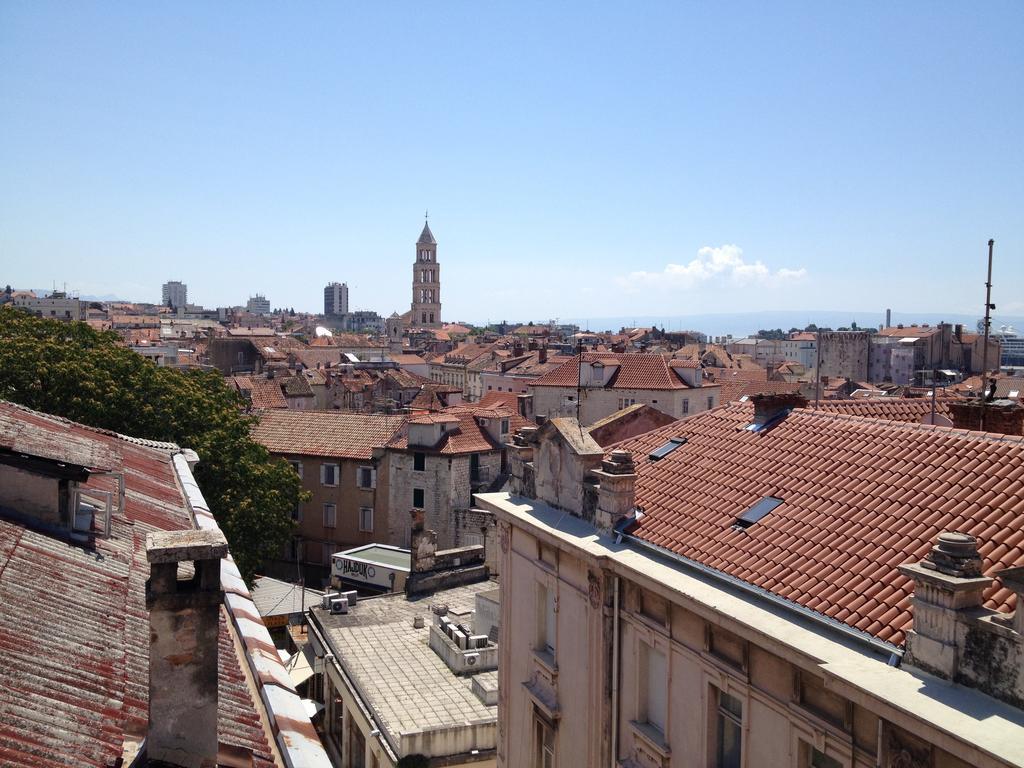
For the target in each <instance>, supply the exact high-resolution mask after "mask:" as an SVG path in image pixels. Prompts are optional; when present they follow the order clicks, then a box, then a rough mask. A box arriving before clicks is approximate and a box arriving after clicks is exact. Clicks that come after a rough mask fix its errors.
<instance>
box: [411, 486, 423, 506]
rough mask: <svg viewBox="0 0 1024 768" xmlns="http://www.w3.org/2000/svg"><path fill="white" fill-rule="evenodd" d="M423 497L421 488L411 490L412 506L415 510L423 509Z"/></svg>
mask: <svg viewBox="0 0 1024 768" xmlns="http://www.w3.org/2000/svg"><path fill="white" fill-rule="evenodd" d="M423 495H424V494H423V489H422V488H413V489H412V505H413V507H415V508H416V509H423Z"/></svg>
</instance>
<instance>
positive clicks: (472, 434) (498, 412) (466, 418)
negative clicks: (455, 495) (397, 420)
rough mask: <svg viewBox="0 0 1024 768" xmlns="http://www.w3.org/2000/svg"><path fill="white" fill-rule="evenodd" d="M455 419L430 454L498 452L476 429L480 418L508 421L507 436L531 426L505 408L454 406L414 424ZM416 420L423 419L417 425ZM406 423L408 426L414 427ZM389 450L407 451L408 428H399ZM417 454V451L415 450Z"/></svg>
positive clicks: (498, 447)
mask: <svg viewBox="0 0 1024 768" xmlns="http://www.w3.org/2000/svg"><path fill="white" fill-rule="evenodd" d="M453 417H454V418H456V419H458V422H459V425H458V427H456V428H455V429H449V430H448V432H446V433H445V435H444V436H443V437H442V438H441V441H440V442H439V443H438V444H437V445H436V446H434V447H433V448H432V449H431V450H432V452H434V453H441V454H444V455H452V454H463V453H487V452H490V451H499V450H501V448H502V446H501V444H500V443H499V442H497V441H496V440H494V439H493V438H491V436H490V435H489V434H488V432H487V429H486V428H485V427H482V426H480V423H479V421H478V419H480V418H491V419H495V418H499V419H500V418H507V419H508V420H509V435H511V434H512V433H514V432H515V431H516V430H517V429H521V428H522V427H525V426H533V425H532V424H531V423H530V422H529V421H527V420H526V419H524V418H523V417H522V416H520V415H519V414H518V413H515V412H513V411H511V410H509V409H506V408H480V407H479V406H478V405H456V406H452V407H451V408H446V409H445V410H444V411H443V412H442V413H436V414H430V415H428V416H421V417H417V422H418V423H439V422H440V420H441V419H444V422H441V423H451V422H450V420H451V419H452V418H453ZM419 419H425V420H426V421H424V422H419ZM417 422H413V421H412V420H410V423H417ZM388 447H389V448H395V449H397V450H408V449H409V435H408V428H407V427H403V428H402V430H401V432H399V433H398V434H397V435H396V436H395V437H394V439H392V440H391V441H390V442H389V443H388ZM417 450H419V449H417Z"/></svg>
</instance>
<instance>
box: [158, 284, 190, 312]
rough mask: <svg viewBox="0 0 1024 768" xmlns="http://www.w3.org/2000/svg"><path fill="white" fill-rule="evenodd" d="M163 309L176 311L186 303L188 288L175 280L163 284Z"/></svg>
mask: <svg viewBox="0 0 1024 768" xmlns="http://www.w3.org/2000/svg"><path fill="white" fill-rule="evenodd" d="M161 303H162V304H163V305H164V306H165V307H171V308H173V309H178V308H179V307H184V306H185V304H187V303H188V286H187V285H185V284H184V283H182V282H179V281H177V280H170V281H168V282H166V283H164V290H163V301H162V302H161Z"/></svg>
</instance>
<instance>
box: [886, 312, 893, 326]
mask: <svg viewBox="0 0 1024 768" xmlns="http://www.w3.org/2000/svg"><path fill="white" fill-rule="evenodd" d="M885 327H886V328H892V310H891V309H887V310H885Z"/></svg>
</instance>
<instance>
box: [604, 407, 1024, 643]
mask: <svg viewBox="0 0 1024 768" xmlns="http://www.w3.org/2000/svg"><path fill="white" fill-rule="evenodd" d="M858 407H859V404H858ZM751 413H752V407H751V406H750V405H749V404H746V403H739V404H733V405H728V406H724V407H721V408H716V409H714V410H711V411H706V412H703V413H700V414H697V415H695V416H693V417H691V418H689V419H685V420H683V421H680V422H676V423H675V424H672V425H670V426H668V427H665V428H663V429H659V430H655V431H653V432H650V433H647V434H645V435H642V436H639V437H637V438H635V439H632V440H627V441H625V442H623V443H621V444H619V446H617V447H624V448H627V449H629V450H631V451H633V454H634V457H635V458H636V459H637V473H638V478H637V498H636V501H637V504H638V505H639V506H641V507H643V508H644V510H645V513H646V514H645V515H644V516H643V518H642V519H641V520H640V522H639V523H638V524H637V527H636V531H635V533H636V535H638V536H639V537H641V538H643V539H646V540H647V541H650V542H652V543H654V544H657V545H659V546H662V547H665V548H667V549H669V550H671V551H673V552H676V553H678V554H680V555H684V556H686V557H689V558H692V559H694V560H697V561H699V562H701V563H703V564H705V565H708V566H710V567H712V568H716V569H719V570H721V571H724V572H726V573H729V574H731V575H733V576H736V577H738V578H741V579H744V580H745V581H748V582H750V583H752V584H756V585H758V586H760V587H763V588H764V589H767V590H769V591H771V592H773V593H775V594H777V595H779V596H781V597H783V598H786V599H788V600H792V601H794V602H796V603H799V604H800V605H803V606H805V607H807V608H810V609H813V610H816V611H819V612H822V613H824V614H825V615H827V616H830V617H832V618H834V619H836V620H838V621H841V622H844V623H846V624H849V625H850V626H853V627H856V628H857V629H860V630H863V631H865V632H867V633H869V634H872V635H874V636H876V637H878V638H880V639H882V640H886V641H889V642H892V643H895V644H901V643H902V642H903V638H904V632H905V631H906V630H907V629H908V628H909V627H910V625H911V618H912V617H911V612H910V596H911V590H912V584H911V582H910V581H909V580H908V579H906V578H905V577H903V576H902V575H900V573H899V572H898V570H897V567H898V566H899V565H901V564H903V563H908V562H915V561H919V560H921V559H922V558H923V557H924V555H925V554H926V553H927V552H928V550H929V548H930V547H931V545H932V544H933V543H934V541H935V537H936V535H938V533H939V532H941V531H946V530H949V531H952V530H958V531H963V532H966V533H969V534H972V535H974V536H977V537H978V539H979V548H980V553H981V555H982V557H983V559H984V561H985V573H987V574H992V573H994V572H995V571H998V570H1000V569H1003V568H1008V567H1011V566H1016V565H1022V564H1024V438H1021V437H1008V436H1005V435H998V436H990V435H985V434H983V433H977V432H967V431H963V430H954V429H950V428H944V427H931V426H927V425H921V424H908V423H903V422H895V421H884V420H880V419H868V418H862V417H858V416H850V415H846V414H838V413H826V412H823V411H817V412H814V411H810V410H806V409H797V410H794V411H793V412H792V413H791V414H790V415H789V416H788V417H786V418H785V419H784V420H783V421H782V422H780V423H778V424H777V425H776V426H774V427H772V428H771V429H769V430H766V431H762V432H750V431H747V430H745V429H743V427H745V426H746V425H747V424H749V423H750V421H751ZM676 436H684V437H687V438H688V442H686V443H685V444H683V445H682V446H681V447H680V448H678V449H677V450H675V451H673V452H671V453H670V454H668V455H667V456H666V457H665V458H663V459H662V460H661V461H658V462H651V461H648V460H647V459H646V458H645V457H646V456H647V455H648V454H649V453H650V452H651V451H652V450H654V449H655V448H657V447H659V446H661V445H663V444H664V443H665V442H666V441H667V440H668V438H670V437H676ZM765 496H774V497H777V498H780V499H782V500H783V503H782V504H781V505H780V506H779V507H778V508H777V509H775V510H774V511H772V512H771V513H770V514H769V515H767V516H766V517H765V518H764V519H762V520H761V521H760V522H758V523H756V524H755V525H752V526H750V527H749V528H746V529H745V530H735V529H734V528H733V523H734V521H735V520H736V518H737V517H738V516H739V515H741V514H742V513H743V512H745V511H746V510H748V509H749V508H750V507H751V506H752V505H753V504H755V503H756V502H757V501H759V500H760V499H762V498H764V497H765ZM985 599H986V605H987V606H988V607H989V608H992V609H996V610H1000V611H1010V610H1013V608H1014V603H1015V598H1014V596H1013V594H1012V593H1011V592H1010V591H1009V590H1007V589H1005V588H1002V587H1000V586H998V584H997V586H995V587H993V588H991V589H989V590H988V591H987V592H986V594H985Z"/></svg>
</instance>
